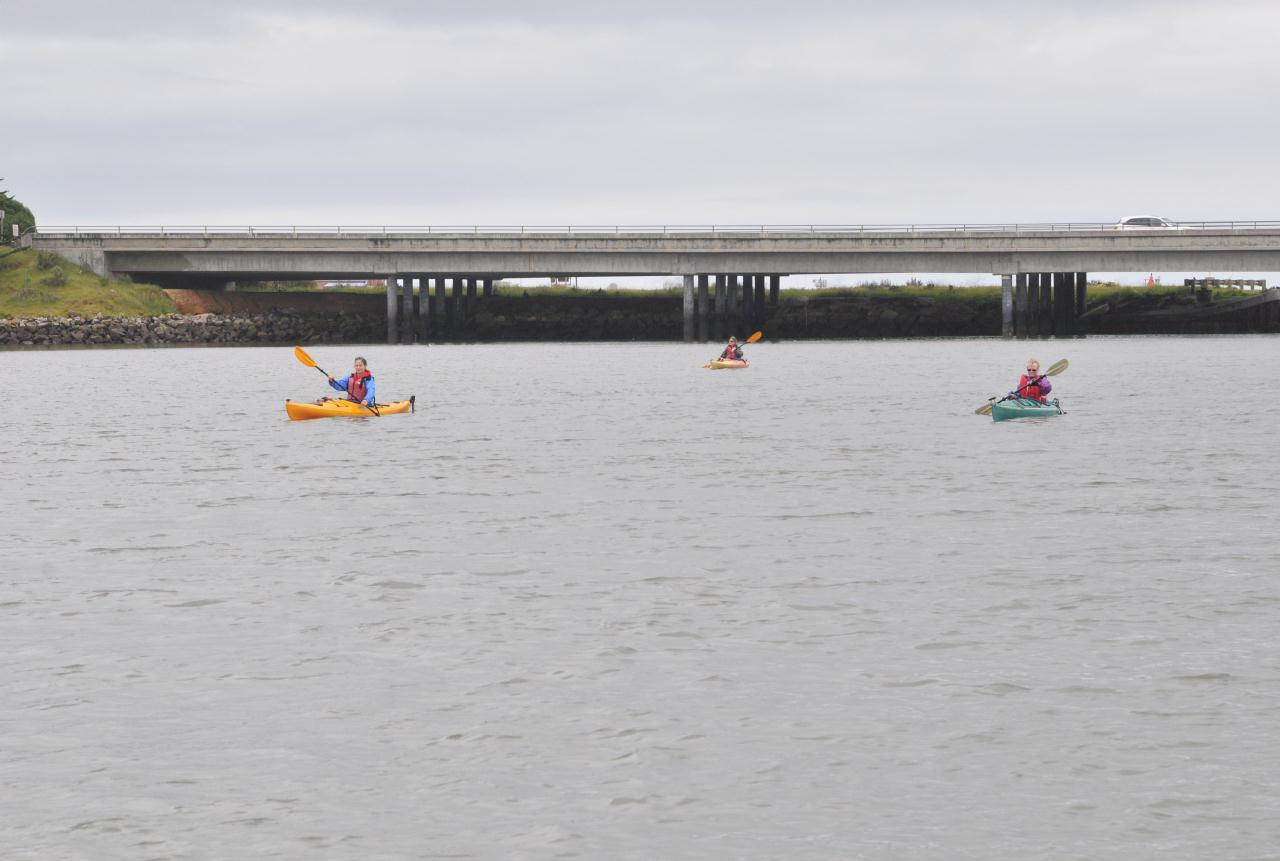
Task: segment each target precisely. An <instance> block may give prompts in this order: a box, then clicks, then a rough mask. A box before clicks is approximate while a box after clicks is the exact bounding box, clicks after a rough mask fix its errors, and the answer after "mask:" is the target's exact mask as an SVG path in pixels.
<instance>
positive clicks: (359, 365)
mask: <svg viewBox="0 0 1280 861" xmlns="http://www.w3.org/2000/svg"><path fill="white" fill-rule="evenodd" d="M368 369H369V363H368V362H366V361H365V360H364V356H356V373H357V374H359V373H361V372H362V371H367V370H368Z"/></svg>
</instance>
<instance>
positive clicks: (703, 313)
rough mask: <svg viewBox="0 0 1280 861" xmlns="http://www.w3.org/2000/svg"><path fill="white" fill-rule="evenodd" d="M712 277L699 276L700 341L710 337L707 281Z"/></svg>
mask: <svg viewBox="0 0 1280 861" xmlns="http://www.w3.org/2000/svg"><path fill="white" fill-rule="evenodd" d="M710 279H711V276H709V275H699V276H698V297H697V305H698V340H699V341H705V340H707V338H709V337H710V333H709V330H708V329H707V316H708V315H707V311H708V310H709V309H708V308H707V300H708V299H709V298H710V297H709V296H708V285H707V282H708V281H709V280H710Z"/></svg>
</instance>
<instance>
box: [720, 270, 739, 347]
mask: <svg viewBox="0 0 1280 861" xmlns="http://www.w3.org/2000/svg"><path fill="white" fill-rule="evenodd" d="M728 280H729V283H728V284H727V285H726V287H727V290H726V291H725V294H724V326H725V330H724V331H723V332H721V333H720V338H719V340H721V341H723V340H725V339H727V338H728V337H729V336H730V335H732V334H734V332H733V330H734V329H736V328H737V327H738V291H739V285H738V276H737V275H730V276H729V279H728Z"/></svg>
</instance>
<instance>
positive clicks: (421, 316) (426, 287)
mask: <svg viewBox="0 0 1280 861" xmlns="http://www.w3.org/2000/svg"><path fill="white" fill-rule="evenodd" d="M431 324H433V319H431V279H430V278H428V276H426V275H420V276H419V279H417V329H419V331H420V333H421V342H422V343H424V344H429V343H431Z"/></svg>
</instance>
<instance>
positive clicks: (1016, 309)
mask: <svg viewBox="0 0 1280 861" xmlns="http://www.w3.org/2000/svg"><path fill="white" fill-rule="evenodd" d="M1014 278H1015V279H1016V281H1017V284H1016V286H1015V287H1014V292H1013V334H1014V337H1017V338H1025V337H1027V329H1028V328H1029V326H1030V323H1031V314H1030V313H1029V312H1028V310H1027V309H1028V307H1029V306H1030V304H1031V301H1030V300H1031V276H1030V274H1029V273H1027V272H1019V273H1018V274H1017V275H1015V276H1014Z"/></svg>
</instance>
